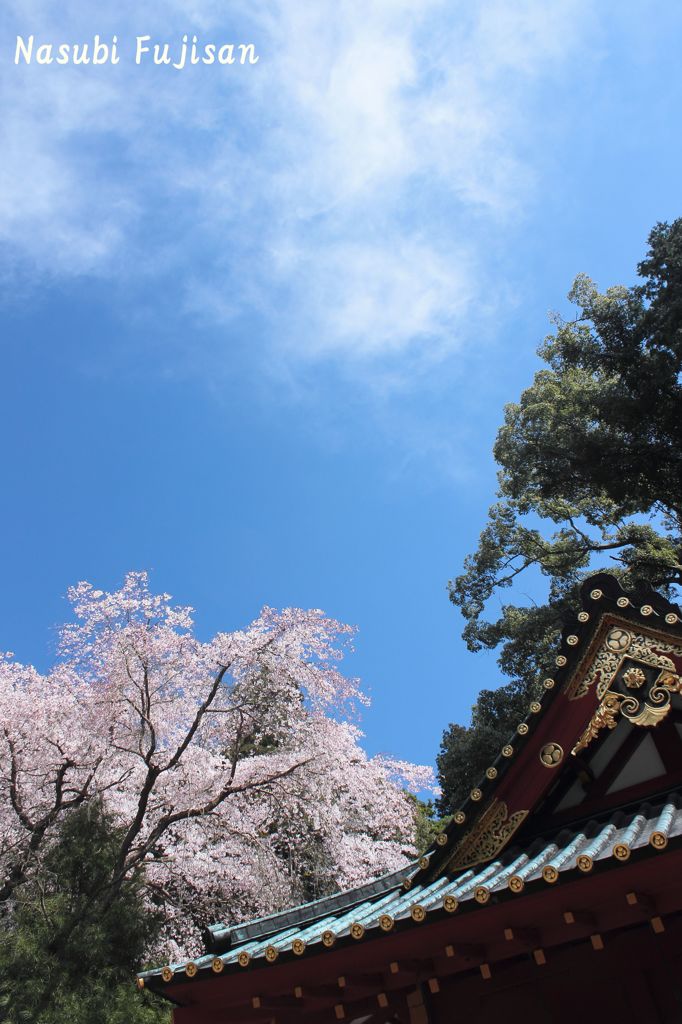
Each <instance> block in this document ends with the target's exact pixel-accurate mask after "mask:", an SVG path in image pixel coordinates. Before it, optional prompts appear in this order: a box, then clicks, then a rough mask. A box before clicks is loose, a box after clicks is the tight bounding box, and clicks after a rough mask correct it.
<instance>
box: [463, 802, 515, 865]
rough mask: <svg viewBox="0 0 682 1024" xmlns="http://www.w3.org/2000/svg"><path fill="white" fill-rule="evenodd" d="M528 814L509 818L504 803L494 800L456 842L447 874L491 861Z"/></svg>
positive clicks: (513, 815)
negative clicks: (469, 829)
mask: <svg viewBox="0 0 682 1024" xmlns="http://www.w3.org/2000/svg"><path fill="white" fill-rule="evenodd" d="M527 814H528V811H516V813H515V814H512V815H510V814H509V811H508V809H507V805H506V803H504V801H502V800H493V801H492V803H491V804H490V806H489V807H487V808H486V810H485V811H484V812H483V814H482V815H481V816H480V818H479V819H478V821H477V822H476V825H475V827H474V828H473V829H472V830H471V832H469V834H468V835H465V836H464V837H463V839H461V841H460V842H459V843H458V845H457V847H456V848H455V850H454V851H453V853H452V856H451V858H450V860H449V861H448V863H447V870H448V871H463V870H464V868H470V867H473V866H474V865H475V864H480V863H481V862H483V861H488V860H492V859H493V857H496V856H497V854H498V853H499V852H500V850H502V849H503V848H504V847H505V846H506V845H507V843H508V842H509V840H510V839H511V837H512V835H513V834H514V832H516V830H517V828H518V827H519V825H520V824H521V822H522V821H523V820H524V818H525V817H526V816H527Z"/></svg>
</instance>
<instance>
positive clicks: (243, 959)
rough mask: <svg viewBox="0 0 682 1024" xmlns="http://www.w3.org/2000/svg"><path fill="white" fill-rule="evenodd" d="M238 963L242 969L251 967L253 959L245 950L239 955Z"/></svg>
mask: <svg viewBox="0 0 682 1024" xmlns="http://www.w3.org/2000/svg"><path fill="white" fill-rule="evenodd" d="M237 963H238V964H239V966H240V967H248V966H249V964H250V963H251V957H250V955H249V954H248V953H247V952H246V950H244V951H243V952H241V953H240V954H239V956H238V957H237Z"/></svg>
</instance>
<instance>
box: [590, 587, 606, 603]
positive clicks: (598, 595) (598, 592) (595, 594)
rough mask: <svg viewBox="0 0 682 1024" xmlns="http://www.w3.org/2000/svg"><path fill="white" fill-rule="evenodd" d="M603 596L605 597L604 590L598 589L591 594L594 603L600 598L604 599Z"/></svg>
mask: <svg viewBox="0 0 682 1024" xmlns="http://www.w3.org/2000/svg"><path fill="white" fill-rule="evenodd" d="M603 596H604V591H603V590H599V589H598V588H596V589H595V590H593V591H591V593H590V597H591V598H592V600H593V601H599V600H600V598H602V597H603Z"/></svg>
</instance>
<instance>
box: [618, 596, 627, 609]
mask: <svg viewBox="0 0 682 1024" xmlns="http://www.w3.org/2000/svg"><path fill="white" fill-rule="evenodd" d="M616 604H617V605H618V607H619V608H627V606H628V605H629V604H630V599H629V598H628V597H619V598H618V600H617V601H616Z"/></svg>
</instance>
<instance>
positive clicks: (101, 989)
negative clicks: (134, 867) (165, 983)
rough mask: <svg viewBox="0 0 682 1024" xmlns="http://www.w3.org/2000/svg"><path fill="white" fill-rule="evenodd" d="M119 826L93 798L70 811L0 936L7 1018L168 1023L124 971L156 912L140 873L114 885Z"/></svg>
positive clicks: (18, 1021) (50, 1022)
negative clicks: (146, 902)
mask: <svg viewBox="0 0 682 1024" xmlns="http://www.w3.org/2000/svg"><path fill="white" fill-rule="evenodd" d="M120 844H121V835H120V833H119V830H117V829H116V828H114V827H113V824H112V821H111V820H110V818H109V817H108V816H107V815H106V814H105V813H104V812H103V810H102V808H101V806H100V805H99V804H98V803H96V802H92V803H90V804H86V805H84V806H81V807H80V808H78V809H77V810H74V811H73V812H71V814H70V815H69V816H68V817H66V818H65V819H64V821H63V823H62V826H61V828H60V831H59V835H58V838H57V841H56V842H55V844H54V845H53V846H52V848H51V849H50V850H49V851H48V852H47V854H46V856H45V858H44V861H43V863H42V864H41V865H40V867H39V869H38V870H37V871H36V872H34V873H33V874H32V876H31V881H30V882H26V883H25V884H24V885H22V886H20V887H19V889H18V890H17V891H16V899H15V903H14V907H13V909H12V911H11V912H10V913H9V914H7V916H6V917H5V920H4V922H3V932H2V935H1V936H0V1020H2V1021H6V1022H7V1024H168V1022H169V1021H170V1014H169V1012H168V1010H167V1009H166V1008H165V1007H164V1006H161V1005H159V1004H158V1003H156V1002H155V1001H154V1002H153V1001H152V997H150V996H148V995H147V994H146V993H139V992H137V991H136V989H135V987H134V984H133V981H134V974H135V971H136V970H139V969H140V967H141V966H142V962H143V956H144V952H145V949H146V948H147V947H148V945H149V943H150V942H152V941H153V939H154V938H155V935H156V933H157V932H158V928H159V923H160V922H159V918H158V916H156V915H155V914H154V913H153V912H150V911H149V909H148V908H147V907H145V906H144V904H143V902H142V897H141V892H140V874H139V872H138V874H137V875H134V876H132V877H131V878H130V879H128V880H127V881H126V882H125V883H124V885H123V886H120V887H117V889H116V890H113V889H112V887H111V880H112V877H113V876H114V874H115V870H116V863H117V857H118V855H119V851H120Z"/></svg>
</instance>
